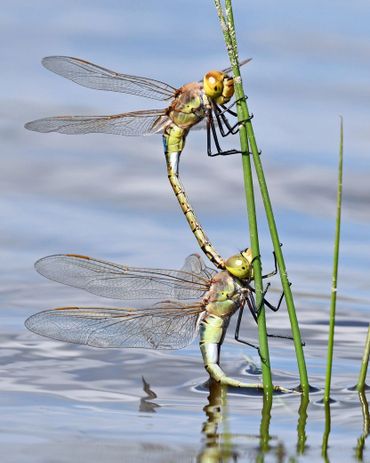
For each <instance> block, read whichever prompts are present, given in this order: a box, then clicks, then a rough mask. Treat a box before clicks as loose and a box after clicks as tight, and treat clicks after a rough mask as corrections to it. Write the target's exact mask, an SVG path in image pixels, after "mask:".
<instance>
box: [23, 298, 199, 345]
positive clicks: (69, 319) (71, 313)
mask: <svg viewBox="0 0 370 463" xmlns="http://www.w3.org/2000/svg"><path fill="white" fill-rule="evenodd" d="M202 311H203V307H202V305H201V304H200V303H198V304H194V305H192V306H185V305H181V303H179V302H162V303H159V304H156V305H155V306H153V307H151V308H147V309H141V310H137V309H130V308H122V309H121V308H100V307H84V308H79V307H63V308H58V309H53V310H46V311H44V312H39V313H37V314H35V315H32V316H31V317H30V318H28V319H27V320H26V322H25V325H26V327H27V328H28V329H29V330H30V331H33V332H34V333H36V334H39V335H41V336H46V337H49V338H53V339H57V340H59V341H65V342H71V343H75V344H86V345H89V346H94V347H143V348H146V349H181V348H182V347H185V346H187V345H188V344H190V343H191V341H192V340H193V339H194V337H195V335H196V333H197V321H198V318H199V316H200V313H201V312H202Z"/></svg>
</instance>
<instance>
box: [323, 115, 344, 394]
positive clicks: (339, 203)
mask: <svg viewBox="0 0 370 463" xmlns="http://www.w3.org/2000/svg"><path fill="white" fill-rule="evenodd" d="M342 186H343V118H342V117H341V118H340V142H339V164H338V191H337V218H336V225H335V239H334V258H333V276H332V288H331V299H330V320H329V337H328V353H327V361H326V379H325V392H324V398H323V400H324V402H328V401H329V400H330V386H331V374H332V367H333V351H334V330H335V312H336V305H337V282H338V261H339V241H340V224H341V211H342Z"/></svg>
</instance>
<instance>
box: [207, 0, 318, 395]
mask: <svg viewBox="0 0 370 463" xmlns="http://www.w3.org/2000/svg"><path fill="white" fill-rule="evenodd" d="M215 3H216V8H217V11H218V14H219V18H220V21H221V26H222V29H223V32H224V36H225V42H226V45H227V50H228V53H229V57H230V63H231V66H232V70H233V73H234V80H235V96H236V99H237V101H238V102H237V108H238V120H239V121H240V122H241V128H240V137H241V139H242V137H244V136H245V135H244V134H245V133H246V134H247V139H248V145H249V147H250V150H251V153H252V156H253V162H254V166H255V170H256V174H257V178H258V182H259V187H260V190H261V196H262V200H263V204H264V207H265V211H266V217H267V221H268V225H269V230H270V235H271V240H272V243H273V247H274V252H275V255H276V260H277V265H278V269H279V274H280V279H281V284H282V287H283V290H284V294H285V300H286V305H287V310H288V314H289V319H290V324H291V330H292V334H293V339H294V347H295V352H296V357H297V364H298V369H299V375H300V382H301V389H302V392H303V394H305V395H307V397H308V393H309V383H308V376H307V368H306V363H305V358H304V353H303V348H302V340H301V334H300V330H299V325H298V320H297V315H296V311H295V306H294V300H293V295H292V292H291V288H290V282H289V280H288V274H287V270H286V267H285V262H284V257H283V253H282V250H281V244H280V239H279V235H278V231H277V227H276V223H275V218H274V214H273V210H272V205H271V200H270V196H269V192H268V188H267V183H266V179H265V175H264V171H263V167H262V163H261V158H260V152H259V150H258V147H257V143H256V139H255V136H254V130H253V125H252V122H251V118H250V113H249V109H248V105H247V102H246V97H245V95H244V90H243V86H242V80H241V77H240V70H239V65H238V53H237V43H236V35H235V27H234V18H233V12H232V4H231V0H225V9H226V20H225V19H224V18H223V13H222V8H221V4H220V0H215ZM242 151H243V150H242ZM246 158H248V159H249V155H247V154H244V155H243V166H244V163H246V162H247V161H246V160H245V159H246ZM249 164H250V161H249ZM245 185H246V190H247V189H248V188H250V186H249V185H248V184H245ZM250 233H251V245H252V250H253V255H259V249H258V254H254V249H253V241H252V236H253V230H251V231H250ZM255 270H256V276H257V277H259V274H260V273H259V272H260V271H261V263H260V260H259V259H256V267H255ZM257 284H258V285H259V281H256V286H257ZM261 287H262V286H261ZM258 288H260V286H258ZM263 316H264V313H263ZM263 322H264V325H265V319H263ZM262 329H263V328H261V331H262ZM261 335H262V337H263V333H261Z"/></svg>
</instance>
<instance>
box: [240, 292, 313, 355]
mask: <svg viewBox="0 0 370 463" xmlns="http://www.w3.org/2000/svg"><path fill="white" fill-rule="evenodd" d="M289 284H290V285H291V283H289ZM268 286H269V285H268ZM268 286H267V288H266V289H265V291H264V293H263V294H266V292H267V290H268ZM249 289H250V290H251V291H253V292H255V290H254V288H252V287H250V288H249ZM283 299H284V292H283V293H282V295H281V296H280V299H279V302H278V305H277V306H276V307H275V306H273V305H272V304H271V303H270V302H269V301H268V300H267V299H265V298H263V300H262V302H261V304H260V307H259V309H257V307H256V303H255V300H254V297H249V299H247V303H248V307H249V310H250V312H251V314H252V316H253V319H254V321H255V322H256V323H257V324H258V315H259V313H260V311H261V307H262V304H264V305H266V306H267V307H268V308H269V309H270V310H272V311H274V312H277V311H278V310H279V309H280V305H281V302H282V300H283ZM239 318H240V322H241V315H240V314H239V317H238V322H239ZM240 322H239V325H237V328H238V333H239V326H240ZM267 337H269V338H280V339H289V340H290V341H294V338H292V337H291V336H283V335H279V334H269V333H267ZM301 345H302V346H305V345H306V344H305V342H301Z"/></svg>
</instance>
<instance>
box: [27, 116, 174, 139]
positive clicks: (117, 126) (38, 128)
mask: <svg viewBox="0 0 370 463" xmlns="http://www.w3.org/2000/svg"><path fill="white" fill-rule="evenodd" d="M168 121H169V118H168V117H167V116H166V114H165V112H164V111H163V110H162V109H153V110H148V111H135V112H130V113H123V114H114V115H112V116H57V117H46V118H44V119H37V120H35V121H31V122H27V124H25V128H26V129H28V130H33V131H35V132H42V133H48V132H59V133H65V134H68V135H75V134H85V133H110V134H113V135H126V136H140V135H150V134H152V133H157V132H160V131H161V130H162V129H163V127H164V126H165V125H166V123H167V122H168Z"/></svg>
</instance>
